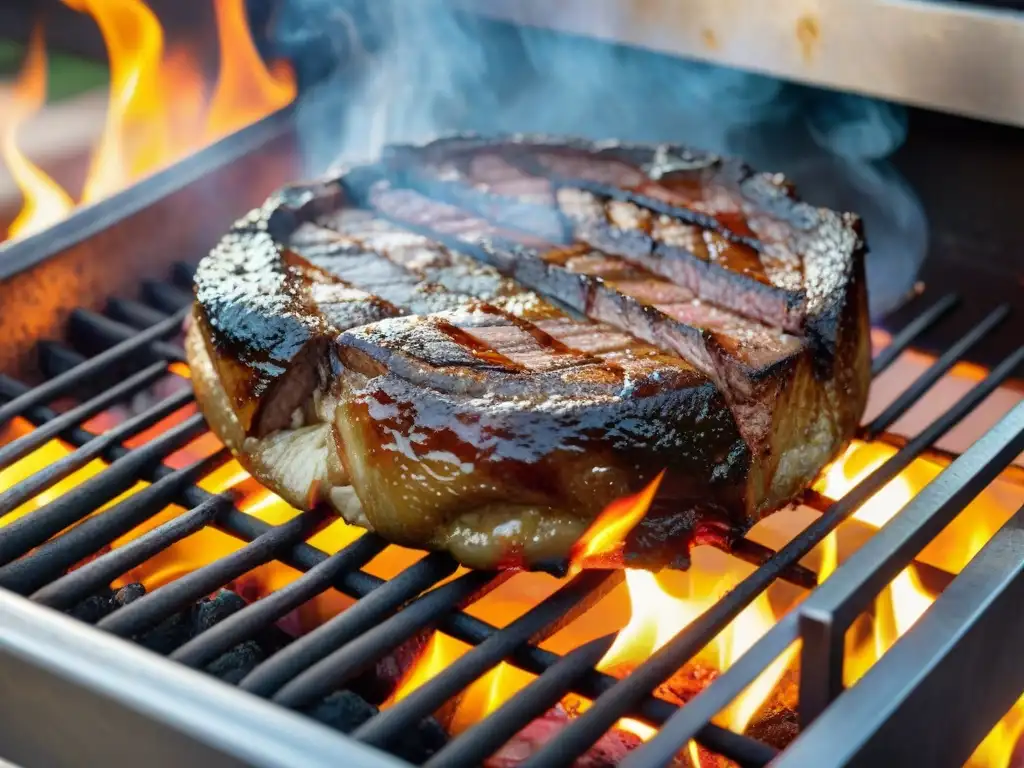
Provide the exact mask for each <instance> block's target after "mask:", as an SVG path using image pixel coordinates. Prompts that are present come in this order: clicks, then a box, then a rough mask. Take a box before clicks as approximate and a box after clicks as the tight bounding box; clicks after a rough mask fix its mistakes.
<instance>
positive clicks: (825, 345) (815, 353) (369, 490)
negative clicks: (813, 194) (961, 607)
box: [187, 138, 869, 568]
mask: <svg viewBox="0 0 1024 768" xmlns="http://www.w3.org/2000/svg"><path fill="white" fill-rule="evenodd" d="M193 319H194V322H193V323H192V325H191V328H190V330H189V334H188V339H187V351H188V355H189V360H190V362H191V363H192V365H193V377H194V381H195V385H196V390H197V396H198V398H199V401H200V403H201V405H202V407H203V411H204V413H205V414H206V415H207V417H208V418H209V419H210V421H211V423H212V426H213V428H214V430H215V431H216V432H217V433H218V434H219V435H220V436H221V437H222V439H224V441H225V442H226V443H227V444H228V445H229V446H230V447H231V448H232V449H233V450H234V451H235V452H236V454H237V455H238V456H239V459H240V460H241V461H242V463H243V464H244V465H245V466H246V467H247V468H248V469H249V470H250V471H251V472H253V474H254V475H256V476H257V477H258V478H259V479H261V480H262V481H263V482H264V483H266V484H267V485H268V486H269V487H270V488H271V489H273V490H275V491H276V492H278V493H279V494H281V495H282V496H283V497H284V498H285V499H286V500H288V501H289V502H290V503H292V504H293V505H296V506H299V507H309V506H311V505H314V504H316V503H319V502H326V503H330V504H332V505H333V506H334V507H335V508H336V509H337V510H338V512H339V513H340V514H341V515H342V516H344V517H345V519H346V520H348V521H349V522H352V523H355V524H357V525H361V526H364V527H366V528H369V529H371V530H374V531H376V532H378V533H379V534H381V535H382V536H384V537H385V538H387V539H389V540H390V541H393V542H395V543H398V544H403V545H406V546H414V547H424V548H431V549H446V550H448V551H450V552H452V554H453V555H454V556H455V557H456V558H458V559H459V560H460V561H461V562H463V563H465V564H467V565H470V566H473V567H480V568H495V567H545V566H547V565H550V564H555V563H559V562H564V560H565V558H566V557H567V554H568V552H569V550H570V548H571V546H572V545H573V543H574V542H575V541H576V540H577V539H578V538H579V536H580V535H581V534H582V533H583V532H584V531H585V530H586V528H587V527H588V526H589V525H590V523H591V522H592V521H593V519H594V518H595V517H596V516H597V515H598V514H599V513H600V512H601V511H602V510H603V509H604V508H605V507H606V506H607V505H608V504H609V503H610V502H611V501H613V500H615V499H617V498H619V497H622V496H625V495H628V494H630V493H635V492H636V491H638V490H639V489H640V488H641V487H643V486H645V485H646V484H648V483H649V482H651V480H652V479H653V478H654V477H655V476H656V475H657V474H658V473H659V472H661V471H662V470H665V474H664V478H663V480H662V482H661V484H660V486H659V490H658V493H657V495H656V497H655V500H654V502H653V504H652V506H651V508H650V509H649V510H648V512H647V514H646V516H645V517H644V518H643V520H642V521H641V522H640V524H639V525H637V526H636V527H635V528H634V529H633V531H632V532H631V533H630V534H629V536H628V538H627V541H626V543H625V548H624V553H623V554H622V555H616V556H615V557H612V558H611V559H610V561H609V563H608V564H609V565H621V564H623V562H624V563H626V564H629V565H632V566H642V567H660V566H663V565H671V566H673V567H685V566H686V565H687V564H688V552H689V547H690V546H691V545H693V544H694V543H700V542H708V541H711V542H715V543H717V544H719V545H723V546H725V545H728V543H729V541H730V540H731V539H732V538H733V537H735V536H736V535H738V534H741V533H742V532H744V531H746V530H747V529H748V528H749V527H750V526H751V525H753V524H754V523H755V522H756V521H757V520H758V519H759V518H760V517H761V516H763V515H764V514H766V513H768V512H771V511H774V510H776V509H778V508H779V507H781V506H783V505H785V504H786V503H788V502H789V501H790V500H792V499H793V498H794V497H795V496H797V495H798V494H799V493H800V492H801V491H802V490H803V489H804V488H805V487H806V486H807V484H809V483H810V482H811V481H812V480H813V479H814V477H815V476H816V475H817V473H818V472H819V471H820V469H821V468H822V466H824V465H825V464H826V463H827V462H828V461H829V460H831V459H832V458H833V457H834V456H835V455H836V453H837V452H838V451H839V450H840V448H841V447H842V445H843V443H844V442H845V441H846V440H847V439H849V437H850V436H851V435H852V433H853V431H854V429H855V427H856V425H857V422H858V420H859V417H860V415H861V412H862V410H863V407H864V402H865V399H866V394H867V383H868V377H869V359H868V325H867V302H866V296H865V293H864V275H863V245H862V240H861V238H860V235H859V223H858V221H857V220H856V218H855V217H853V216H849V215H841V214H837V213H834V212H831V211H826V210H820V209H815V208H812V207H810V206H807V205H805V204H803V203H800V202H798V201H797V200H796V199H795V198H794V197H793V194H792V191H791V190H790V189H789V188H788V187H787V186H785V184H784V182H783V181H782V179H780V178H778V177H774V176H765V175H759V174H754V173H752V172H750V171H749V170H748V169H746V168H745V167H743V166H742V165H740V164H737V163H733V162H731V161H725V160H720V159H717V158H713V157H710V156H705V155H699V154H696V153H693V152H690V151H686V150H681V149H679V148H673V147H622V146H611V145H609V146H597V145H591V144H585V143H582V142H563V143H558V142H555V141H553V140H549V139H513V140H506V141H490V140H481V139H474V138H458V139H446V140H441V141H438V142H435V143H432V144H429V145H426V146H419V147H406V146H403V147H392V148H390V149H389V150H387V151H386V152H385V154H384V156H383V158H382V159H381V161H380V162H378V163H376V164H374V165H369V166H363V167H359V168H354V169H349V170H347V171H345V172H344V173H342V174H341V175H340V176H339V177H338V178H334V179H329V180H326V181H324V182H321V183H317V184H313V185H309V186H299V187H294V188H289V189H287V190H284V191H283V192H281V193H279V194H278V195H276V196H275V197H274V198H272V199H271V200H270V201H268V203H267V204H266V205H265V206H264V207H263V208H262V209H260V210H258V211H255V212H253V213H252V214H250V215H249V216H248V217H246V218H245V219H243V220H242V221H240V222H238V223H236V225H235V226H234V227H233V229H232V231H231V232H230V233H229V234H228V235H227V236H226V237H225V238H224V240H223V241H222V242H221V243H220V244H219V245H218V247H217V248H216V249H214V251H213V252H212V253H211V254H210V255H209V256H208V257H207V258H206V259H204V260H203V262H202V263H201V264H200V266H199V269H198V271H197V273H196V305H195V310H194V313H193Z"/></svg>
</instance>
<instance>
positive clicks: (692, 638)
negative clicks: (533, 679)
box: [522, 355, 1019, 768]
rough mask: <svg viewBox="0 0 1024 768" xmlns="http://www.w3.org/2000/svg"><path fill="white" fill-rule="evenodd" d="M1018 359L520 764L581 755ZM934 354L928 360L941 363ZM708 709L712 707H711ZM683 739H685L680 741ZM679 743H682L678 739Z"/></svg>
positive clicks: (531, 766)
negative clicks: (934, 358) (781, 570)
mask: <svg viewBox="0 0 1024 768" xmlns="http://www.w3.org/2000/svg"><path fill="white" fill-rule="evenodd" d="M1018 363H1019V360H1018V359H1017V356H1016V355H1014V356H1012V357H1011V358H1010V359H1009V360H1007V361H1004V363H1003V364H1001V365H1000V366H998V367H997V368H996V369H994V370H993V371H992V372H991V373H990V374H989V375H988V376H987V377H986V378H985V379H984V380H983V381H982V382H980V383H979V384H977V385H975V386H974V387H973V388H972V389H971V390H970V391H969V392H968V393H967V394H965V395H964V396H963V397H961V398H960V399H959V400H958V401H957V402H956V403H955V404H954V405H953V406H952V407H951V408H950V409H949V410H947V411H946V412H945V413H944V414H942V415H941V416H939V417H938V418H937V419H935V420H934V421H933V422H932V423H931V424H930V425H929V426H928V427H926V428H925V429H924V430H923V431H922V432H921V433H920V434H919V435H918V436H917V437H915V438H914V439H913V440H911V441H909V442H908V443H907V445H906V446H905V447H904V448H903V449H901V450H900V451H898V452H897V453H896V454H894V455H893V456H892V457H890V458H889V459H888V460H887V461H886V462H885V463H884V464H882V465H881V466H880V467H878V468H877V469H876V470H874V471H873V472H872V473H871V474H870V475H868V476H867V477H866V478H864V479H863V480H862V481H861V482H860V483H858V484H857V486H856V487H855V488H853V489H852V490H851V491H850V492H849V493H847V494H846V495H845V496H843V498H842V499H840V500H839V501H837V502H836V503H835V504H834V505H832V507H831V509H829V510H828V511H827V512H826V513H824V514H823V515H822V516H821V517H819V518H817V519H816V520H814V521H813V522H812V523H811V524H810V525H809V526H807V528H805V529H804V530H803V531H802V532H801V533H800V534H799V535H797V536H796V537H795V538H794V539H793V540H792V541H790V542H789V543H788V544H787V545H786V546H785V547H783V548H782V549H781V550H779V554H778V555H777V556H776V557H775V558H773V559H772V560H771V561H769V562H768V563H766V564H765V565H764V566H763V567H761V568H759V569H757V570H756V571H754V572H753V573H752V574H750V575H749V576H748V577H747V578H746V579H744V580H743V581H742V582H740V583H739V584H738V585H737V586H736V587H735V588H734V589H733V590H732V591H730V592H729V593H728V595H726V596H725V597H724V598H723V599H722V600H720V601H718V602H717V603H715V604H714V605H713V606H712V607H711V608H709V609H708V610H707V611H705V612H704V613H703V614H701V616H700V617H698V618H697V619H696V620H695V621H693V622H691V623H690V624H689V625H688V626H687V627H686V628H685V629H683V630H682V631H681V632H680V633H679V634H677V635H676V636H675V637H674V638H673V639H672V640H670V641H669V642H668V643H667V644H666V645H664V646H663V647H662V648H661V649H660V650H658V651H657V652H655V653H654V654H653V655H652V656H651V657H650V658H649V659H648V660H647V661H646V662H644V663H643V664H641V665H640V666H638V667H637V668H636V669H634V670H633V672H632V673H631V674H630V675H629V676H628V677H626V678H623V679H622V680H621V681H620V682H619V683H617V684H616V685H615V686H614V687H613V688H612V689H611V692H609V693H607V694H606V695H604V696H602V697H601V698H600V699H598V700H597V701H596V702H594V706H592V707H591V708H590V709H588V710H587V711H586V712H584V713H583V714H582V715H580V717H578V718H576V719H575V720H573V721H572V722H570V723H569V725H568V726H567V727H566V728H565V729H564V730H563V731H561V732H560V733H559V734H558V735H557V736H555V737H554V738H553V739H551V740H550V741H549V742H547V744H545V746H544V747H542V748H541V749H540V750H538V751H537V752H536V753H535V754H534V755H533V756H532V757H531V758H530V759H528V760H527V761H525V762H524V763H523V764H522V768H541V767H542V766H550V765H561V764H563V763H564V762H565V761H566V760H569V759H573V758H576V757H578V756H580V755H582V754H583V753H584V752H585V751H586V750H587V749H588V748H589V747H590V746H591V745H592V744H593V743H594V742H596V741H597V739H598V738H600V736H601V735H602V734H603V733H604V732H606V731H607V730H608V729H609V728H611V727H612V726H613V725H614V724H615V722H616V721H618V720H619V719H620V718H621V717H624V716H626V715H627V713H628V712H629V710H630V709H632V708H634V707H635V706H636V705H637V704H638V702H639V701H640V700H642V699H643V698H644V697H645V696H647V695H649V694H650V693H651V692H652V691H653V690H655V688H657V686H658V685H660V684H661V683H662V682H663V681H664V680H666V679H667V678H668V677H669V676H670V675H671V674H672V673H673V672H674V671H675V670H677V669H679V668H680V667H682V666H683V665H684V664H685V663H686V662H688V661H689V660H691V659H692V658H693V656H694V655H696V654H697V653H698V652H699V651H700V649H701V648H703V647H704V646H705V645H707V644H708V643H709V642H710V641H711V640H713V639H714V638H715V636H716V635H717V634H718V633H719V632H720V631H721V629H722V627H724V626H725V625H726V624H727V623H728V622H730V621H732V620H733V619H734V618H735V617H736V616H737V615H738V614H739V612H740V611H742V610H743V609H744V608H745V607H746V606H747V605H749V604H750V603H751V602H752V601H753V600H754V598H755V597H757V595H759V594H760V593H761V592H763V591H764V590H765V589H766V588H767V587H768V586H769V585H770V584H771V583H772V581H774V579H775V574H776V573H777V572H778V570H779V569H780V568H782V567H784V566H785V565H786V564H788V563H789V562H794V561H796V560H799V559H800V558H802V557H804V556H806V555H807V554H808V553H809V552H810V551H811V550H812V549H813V548H814V547H815V546H817V545H818V544H819V543H820V542H821V540H822V539H824V538H825V536H827V535H828V534H829V533H830V532H831V531H833V530H834V529H835V528H836V526H838V525H839V523H841V522H842V521H843V520H845V519H846V518H848V517H849V516H850V515H851V514H853V512H855V511H856V510H857V508H858V507H860V506H861V505H862V504H863V503H864V502H865V501H867V499H869V498H870V497H871V496H872V495H874V494H875V493H876V492H877V491H878V490H880V489H881V488H882V487H883V486H884V485H886V484H887V483H888V482H889V481H890V480H892V479H893V478H894V477H896V476H897V475H898V474H899V473H900V472H901V471H903V469H905V468H906V467H907V466H908V465H909V464H910V463H911V462H912V461H913V460H914V458H916V456H917V455H918V453H919V452H920V451H921V450H923V449H924V448H926V447H927V446H929V445H931V444H932V443H934V442H935V441H936V440H938V439H939V438H940V437H942V436H943V435H945V434H946V433H947V432H949V430H951V429H952V428H953V427H954V426H956V425H957V424H958V423H959V422H960V421H961V420H962V419H963V418H964V417H965V416H966V415H967V414H968V413H970V412H971V411H972V410H973V409H974V408H975V407H976V406H977V405H978V404H979V403H980V402H981V401H982V400H984V399H985V398H986V397H988V395H989V394H991V392H992V391H994V390H995V389H996V388H997V387H998V386H999V385H1000V384H1001V383H1002V382H1003V381H1005V379H1006V378H1008V377H1009V375H1010V374H1011V373H1012V372H1013V370H1014V369H1015V367H1016V365H1017V364H1018ZM941 364H943V361H941V360H937V361H936V362H935V363H934V364H933V365H936V366H938V365H941ZM712 714H714V713H712ZM684 743H685V742H684ZM680 746H682V745H680Z"/></svg>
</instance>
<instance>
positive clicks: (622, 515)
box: [569, 470, 665, 576]
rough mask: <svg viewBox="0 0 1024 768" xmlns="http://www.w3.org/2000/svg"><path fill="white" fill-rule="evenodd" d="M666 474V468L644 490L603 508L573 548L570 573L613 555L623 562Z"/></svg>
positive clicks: (570, 555)
mask: <svg viewBox="0 0 1024 768" xmlns="http://www.w3.org/2000/svg"><path fill="white" fill-rule="evenodd" d="M664 476H665V470H662V471H661V472H659V473H658V476H657V477H655V478H654V479H653V480H652V481H651V482H650V483H648V484H647V487H646V488H644V489H643V490H642V491H640V492H639V493H636V494H634V495H632V496H624V497H623V498H621V499H616V500H615V501H613V502H612V503H611V504H609V505H608V506H607V507H605V508H604V509H603V510H602V511H601V513H600V514H599V515H598V516H597V518H596V519H595V520H594V522H593V523H591V524H590V527H589V528H588V529H587V530H586V531H585V532H584V534H583V535H582V536H581V537H580V538H579V540H578V541H577V542H576V543H575V544H574V545H573V547H572V551H571V552H570V554H569V575H570V576H571V575H575V574H576V573H579V572H580V571H581V570H582V569H584V568H586V567H587V566H588V565H589V564H591V563H595V564H600V563H601V562H606V561H607V560H608V559H610V558H614V559H615V560H617V561H619V562H621V560H622V546H623V543H624V542H625V540H626V536H628V535H629V532H630V531H632V530H633V528H635V527H636V525H637V523H639V522H640V521H641V520H642V519H643V516H644V515H645V514H647V510H648V509H649V508H650V506H651V502H652V501H654V496H655V494H657V492H658V486H660V485H661V479H662V478H663V477H664Z"/></svg>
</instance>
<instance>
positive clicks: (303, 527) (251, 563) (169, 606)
mask: <svg viewBox="0 0 1024 768" xmlns="http://www.w3.org/2000/svg"><path fill="white" fill-rule="evenodd" d="M327 519H328V515H326V514H324V512H323V511H321V510H314V511H312V512H301V513H299V514H298V515H296V516H295V517H293V518H292V519H291V520H289V521H288V522H286V523H282V524H281V525H275V526H274V527H272V528H271V529H270V530H269V531H267V532H266V533H264V534H263V535H262V536H259V537H257V538H256V539H254V540H253V541H251V542H249V543H248V544H246V545H245V546H244V547H242V548H241V549H239V550H236V551H235V552H232V553H231V554H230V555H226V556H225V557H222V558H220V559H218V560H216V561H215V562H212V563H210V564H209V565H206V566H204V567H202V568H199V569H197V570H195V571H192V572H191V573H189V574H186V575H185V576H182V577H180V578H178V579H175V580H174V581H172V582H171V583H170V584H167V585H166V586H163V587H161V588H160V589H158V590H156V591H155V592H150V593H148V594H147V595H145V596H144V597H141V598H139V599H138V600H136V601H135V602H133V603H131V604H130V605H126V606H124V607H123V608H120V609H118V610H117V611H115V612H114V613H112V614H110V615H109V616H107V617H105V618H104V619H103V620H101V621H100V622H99V624H97V626H98V627H99V628H100V629H103V630H106V631H107V632H110V633H112V634H115V635H120V636H121V637H130V636H132V635H137V634H140V633H142V632H145V631H146V630H147V629H152V628H153V627H155V626H156V625H157V624H159V623H160V622H161V621H163V620H164V619H166V618H167V617H168V616H170V615H172V614H174V613H177V612H178V611H180V610H182V609H183V608H187V607H188V606H190V605H192V604H193V603H195V602H196V601H197V600H199V599H200V598H201V597H203V596H204V595H208V594H210V593H211V592H212V591H213V590H215V589H217V587H220V586H223V585H224V584H227V583H228V582H229V581H231V580H232V579H236V578H238V577H239V576H241V575H242V574H244V573H248V572H249V571H251V570H252V569H253V568H256V567H258V566H260V565H264V564H266V563H268V562H270V561H271V560H273V559H274V555H275V554H276V553H277V552H278V550H280V549H281V548H282V547H286V546H289V545H294V544H295V543H296V542H299V541H304V540H305V539H306V538H308V537H309V536H311V535H312V534H314V533H315V532H316V531H318V530H319V529H321V528H322V527H323V525H324V523H325V522H326V521H327Z"/></svg>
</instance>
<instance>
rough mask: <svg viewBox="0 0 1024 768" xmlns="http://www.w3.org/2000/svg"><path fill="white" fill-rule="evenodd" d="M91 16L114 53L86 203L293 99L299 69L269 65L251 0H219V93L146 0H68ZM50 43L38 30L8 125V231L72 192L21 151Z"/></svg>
mask: <svg viewBox="0 0 1024 768" xmlns="http://www.w3.org/2000/svg"><path fill="white" fill-rule="evenodd" d="M62 2H63V3H64V4H65V5H67V6H68V7H70V8H72V9H74V10H76V11H79V12H81V13H85V14H88V15H89V16H91V17H92V18H93V19H94V20H95V22H96V24H97V26H98V27H99V29H100V32H101V33H102V35H103V40H104V43H105V45H106V49H107V56H108V59H109V62H110V93H109V99H108V105H107V114H106V120H105V124H104V129H103V133H102V135H101V136H100V138H99V139H98V141H97V142H96V145H95V147H94V148H93V152H92V157H91V160H90V165H89V171H88V175H87V176H86V179H85V183H84V185H83V187H82V193H81V196H80V199H79V201H78V202H79V203H90V202H94V201H96V200H100V199H102V198H104V197H107V196H109V195H112V194H114V193H115V192H118V191H120V190H121V189H124V188H125V187H126V186H128V185H129V184H132V183H133V182H135V181H137V180H139V179H141V178H144V177H145V176H148V175H149V174H151V173H153V172H155V171H158V170H160V169H161V168H164V167H166V166H167V165H169V164H170V163H172V162H174V161H175V160H178V159H179V158H181V157H183V156H184V155H186V154H188V153H190V152H194V151H196V150H197V149H199V148H201V147H203V146H205V145H207V144H209V143H211V142H213V141H216V140H217V139H220V138H223V137H224V136H226V135H227V134H230V133H232V132H234V131H237V130H239V129H240V128H243V127H245V126H246V125H249V124H251V123H253V122H255V121H257V120H259V119H261V118H263V117H265V116H266V115H268V114H270V113H272V112H274V111H276V110H278V109H281V108H282V107H284V106H286V105H287V104H289V103H290V102H291V101H292V100H293V99H294V98H295V94H296V82H295V76H294V73H293V72H292V70H291V68H290V67H289V66H287V65H286V64H283V63H277V64H275V65H273V66H271V67H268V66H267V65H266V64H265V63H264V62H263V60H262V59H261V58H260V55H259V53H258V51H257V50H256V46H255V44H254V42H253V40H252V36H251V35H250V31H249V28H248V24H247V20H246V15H245V3H244V0H215V1H214V4H213V5H214V11H215V14H216V18H217V33H218V42H219V45H220V71H219V74H218V77H217V81H216V86H215V87H214V89H213V93H212V95H209V94H207V87H206V79H205V75H204V73H203V71H202V67H201V66H200V65H199V61H198V57H197V56H196V55H195V53H194V52H193V51H191V50H189V49H187V48H184V47H176V48H173V49H170V50H165V47H164V31H163V28H162V27H161V25H160V21H159V19H158V18H157V16H156V14H155V13H154V12H153V11H152V9H151V8H150V7H149V6H148V5H147V4H146V3H145V2H143V0H62ZM45 96H46V69H45V52H44V49H43V44H42V38H41V35H38V34H37V35H35V36H34V37H33V41H32V45H31V46H30V51H29V57H28V60H27V61H26V67H25V72H24V73H23V75H22V77H21V79H20V81H19V87H18V93H17V94H16V97H15V108H14V110H13V114H12V119H11V120H10V121H8V122H7V123H6V125H5V126H4V135H3V147H2V148H3V159H4V162H5V163H6V164H7V166H8V167H9V169H10V171H11V174H12V176H14V179H15V181H16V182H17V184H18V186H19V188H21V189H22V190H23V193H24V196H25V205H24V209H23V211H22V212H21V214H20V215H19V217H18V219H17V220H16V221H15V224H14V225H13V226H12V227H11V229H10V231H9V232H8V237H15V236H19V235H25V234H29V233H31V232H34V231H38V230H40V229H43V228H45V227H47V226H50V225H52V224H53V223H55V222H56V221H59V220H60V219H62V218H64V217H65V216H67V215H68V213H69V212H70V211H71V210H72V208H73V207H74V201H73V200H72V198H71V196H70V195H68V193H67V192H66V191H64V190H63V189H61V187H60V185H58V184H57V183H56V182H55V181H54V180H52V179H51V178H49V177H48V176H47V175H46V174H45V173H44V172H43V171H41V170H40V169H39V168H37V167H35V166H34V165H32V164H31V163H29V162H28V160H27V159H26V158H25V157H24V156H23V155H22V154H21V153H20V152H19V151H18V149H17V146H16V142H15V133H16V130H17V128H18V126H19V125H21V124H22V123H23V122H24V121H25V120H26V119H27V118H28V117H29V116H30V115H31V114H32V113H34V112H35V111H37V110H38V109H39V108H40V107H41V106H42V104H43V102H44V101H45Z"/></svg>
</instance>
